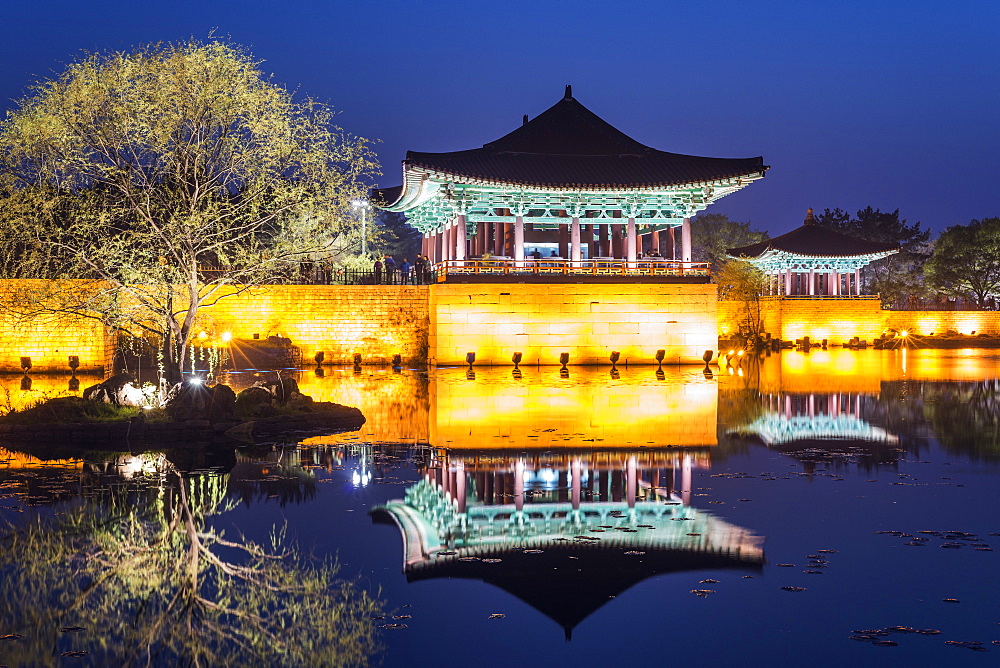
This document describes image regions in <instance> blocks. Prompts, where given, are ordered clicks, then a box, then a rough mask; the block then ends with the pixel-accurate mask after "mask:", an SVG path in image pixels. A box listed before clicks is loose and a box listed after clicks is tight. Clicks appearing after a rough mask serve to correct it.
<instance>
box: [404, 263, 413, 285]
mask: <svg viewBox="0 0 1000 668" xmlns="http://www.w3.org/2000/svg"><path fill="white" fill-rule="evenodd" d="M412 268H413V265H412V264H410V261H409V260H408V259H407V258H405V257H404V258H403V266H402V270H403V280H402V283H403V285H406V284H407V283H409V282H410V270H411V269H412Z"/></svg>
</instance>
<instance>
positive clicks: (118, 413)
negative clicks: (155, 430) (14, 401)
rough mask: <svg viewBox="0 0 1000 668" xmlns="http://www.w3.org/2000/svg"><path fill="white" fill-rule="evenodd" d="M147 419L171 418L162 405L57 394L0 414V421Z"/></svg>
mask: <svg viewBox="0 0 1000 668" xmlns="http://www.w3.org/2000/svg"><path fill="white" fill-rule="evenodd" d="M140 413H141V414H142V418H143V420H144V421H145V422H150V423H156V422H169V421H170V418H169V417H168V416H167V414H166V411H163V410H162V409H157V408H154V409H151V410H149V409H142V408H135V407H132V406H115V405H114V404H109V403H105V402H103V401H88V400H86V399H83V398H81V397H56V398H54V399H46V400H41V401H39V402H37V403H36V404H35V405H33V406H29V407H27V408H22V409H20V410H10V411H9V412H8V413H7V414H6V415H3V416H0V424H29V425H46V424H48V425H52V424H68V423H71V422H79V423H91V424H94V423H111V422H128V421H129V420H131V419H132V418H135V417H139V414H140Z"/></svg>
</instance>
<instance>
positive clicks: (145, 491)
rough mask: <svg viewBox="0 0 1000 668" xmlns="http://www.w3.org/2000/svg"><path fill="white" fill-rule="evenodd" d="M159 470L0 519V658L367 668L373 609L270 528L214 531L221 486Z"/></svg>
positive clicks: (326, 566)
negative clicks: (77, 499) (4, 638)
mask: <svg viewBox="0 0 1000 668" xmlns="http://www.w3.org/2000/svg"><path fill="white" fill-rule="evenodd" d="M26 463H29V464H30V462H26ZM161 464H163V465H162V466H161V467H160V471H159V473H158V474H157V475H155V476H148V477H147V478H146V479H145V481H144V483H145V484H136V483H138V482H139V480H138V478H140V477H142V469H136V470H126V471H120V472H119V473H120V474H121V475H122V476H123V477H124V478H129V479H131V482H132V484H130V485H128V486H124V487H123V486H121V485H115V486H110V485H109V486H107V487H105V488H104V489H102V490H101V493H100V494H99V495H93V496H92V497H91V498H90V499H89V500H88V501H87V502H86V503H72V504H67V505H64V506H62V507H61V512H59V513H56V514H35V515H30V516H27V517H25V518H24V519H23V520H22V519H20V518H17V519H18V520H19V521H12V520H10V519H7V518H3V519H0V542H2V544H3V550H0V573H2V574H3V578H2V580H0V628H2V629H4V630H5V631H6V632H10V633H18V634H19V635H21V636H23V637H22V638H19V639H18V641H17V642H15V643H8V644H7V645H6V646H5V647H4V650H5V651H4V660H5V661H9V662H10V663H12V664H15V665H51V664H53V663H56V662H57V657H58V656H59V655H60V654H62V656H84V655H88V658H89V660H91V661H92V662H93V663H94V664H95V665H133V664H152V665H223V664H225V665H233V664H241V665H242V664H247V665H250V664H256V665H279V664H280V665H359V664H362V663H366V662H367V660H368V659H369V658H370V657H371V656H372V655H373V654H374V653H375V652H376V650H377V643H376V639H375V631H374V629H373V628H372V624H371V622H370V616H371V615H372V614H374V613H376V612H377V610H378V604H377V602H376V601H374V600H373V599H371V598H369V597H368V596H367V595H366V594H365V593H364V592H362V591H359V590H357V589H356V588H355V587H354V586H353V585H351V584H349V583H344V582H339V581H336V580H335V579H334V577H335V573H336V570H337V567H336V565H335V564H333V563H332V562H329V561H320V562H317V561H314V560H312V559H309V558H307V557H306V556H304V555H303V554H301V553H300V552H299V551H298V550H297V549H296V548H295V546H293V545H290V544H288V543H287V542H286V541H285V540H284V536H283V534H282V532H280V531H279V532H276V533H275V534H274V539H273V544H272V545H262V544H257V543H254V542H252V541H249V540H247V539H244V538H239V537H232V536H224V535H223V534H222V533H221V532H218V531H217V530H216V529H215V528H214V523H215V522H217V521H218V518H219V516H220V515H222V514H223V513H225V512H227V511H228V510H229V509H230V508H231V503H230V502H228V501H227V500H226V489H227V477H226V476H219V475H200V476H197V475H195V476H192V475H186V474H180V473H176V472H174V471H172V469H171V467H170V466H169V465H167V464H165V460H163V459H161ZM29 498H30V497H29ZM26 554H30V555H32V558H31V559H24V555H26ZM123 621H125V622H127V623H123Z"/></svg>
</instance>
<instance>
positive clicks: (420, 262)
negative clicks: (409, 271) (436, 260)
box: [413, 255, 427, 284]
mask: <svg viewBox="0 0 1000 668" xmlns="http://www.w3.org/2000/svg"><path fill="white" fill-rule="evenodd" d="M413 269H414V271H415V273H416V279H417V283H418V284H423V283H425V282H426V278H427V276H426V274H427V258H426V257H424V256H423V255H417V259H416V260H414V261H413Z"/></svg>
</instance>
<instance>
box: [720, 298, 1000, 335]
mask: <svg viewBox="0 0 1000 668" xmlns="http://www.w3.org/2000/svg"><path fill="white" fill-rule="evenodd" d="M741 308H742V304H740V303H738V302H730V301H722V302H719V308H718V319H719V320H718V322H719V334H720V336H723V337H725V336H727V335H728V334H730V333H732V332H734V331H735V329H736V326H737V321H738V319H739V314H740V311H741ZM762 314H763V318H764V331H766V332H769V333H770V334H771V336H773V337H775V338H779V339H782V340H784V341H794V340H795V339H800V338H802V337H803V336H808V337H809V338H811V339H812V340H813V341H821V340H822V339H828V340H829V341H830V342H831V343H843V342H844V341H847V340H849V339H852V338H854V337H855V336H857V337H860V338H861V339H863V340H866V341H871V340H872V339H875V338H878V337H879V336H880V335H881V334H882V332H884V331H885V330H886V329H895V330H897V331H902V330H906V331H908V332H910V333H911V334H916V335H918V336H928V335H930V334H942V333H944V332H945V331H947V330H954V331H957V332H960V333H962V334H971V333H972V332H976V333H977V334H979V333H988V334H1000V312H998V311H886V310H883V309H882V307H881V304H880V302H879V300H878V299H858V298H853V297H823V298H821V299H794V298H793V299H782V298H770V297H769V298H765V299H764V300H763V302H762Z"/></svg>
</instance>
